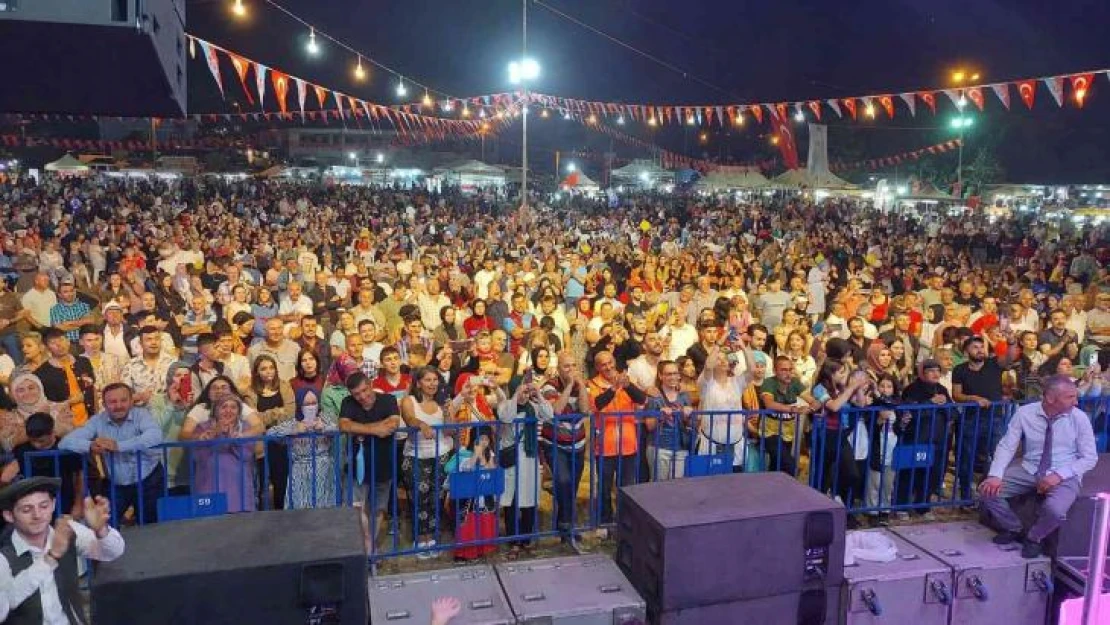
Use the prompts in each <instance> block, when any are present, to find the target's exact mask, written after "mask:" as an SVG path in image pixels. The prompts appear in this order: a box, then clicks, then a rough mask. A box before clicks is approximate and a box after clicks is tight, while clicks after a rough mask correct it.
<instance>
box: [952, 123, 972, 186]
mask: <svg viewBox="0 0 1110 625" xmlns="http://www.w3.org/2000/svg"><path fill="white" fill-rule="evenodd" d="M961 108H962V107H961ZM971 124H972V121H971V117H968V116H965V115H962V114H961V115H960V116H959V117H954V118H952V121H951V122H949V125H950V126H952V127H953V128H955V129H956V130H957V131H959V133H960V145H959V146H958V147H957V154H958V157H957V159H958V160H957V161H956V187H957V188H958V189H959V190H960V197H963V195H964V132H965V131H966V130H967V129H969V128H971Z"/></svg>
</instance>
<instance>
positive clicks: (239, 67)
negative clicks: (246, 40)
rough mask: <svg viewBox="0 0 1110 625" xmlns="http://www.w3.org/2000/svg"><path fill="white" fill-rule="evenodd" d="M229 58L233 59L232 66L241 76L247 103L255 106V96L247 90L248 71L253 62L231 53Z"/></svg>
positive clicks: (240, 82)
mask: <svg viewBox="0 0 1110 625" xmlns="http://www.w3.org/2000/svg"><path fill="white" fill-rule="evenodd" d="M227 57H228V58H229V59H231V66H232V67H234V68H235V73H236V75H238V76H239V85H240V86H241V87H243V93H245V94H247V102H250V103H251V104H254V96H252V95H251V92H250V89H247V70H248V69H250V65H251V62H250V61H248V60H246V59H244V58H243V57H241V56H239V55H238V54H232V53H230V52H228V53H227Z"/></svg>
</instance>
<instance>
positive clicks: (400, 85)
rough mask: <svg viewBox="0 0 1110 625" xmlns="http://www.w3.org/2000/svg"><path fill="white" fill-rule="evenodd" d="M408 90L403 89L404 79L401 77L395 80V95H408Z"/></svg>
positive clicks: (400, 96)
mask: <svg viewBox="0 0 1110 625" xmlns="http://www.w3.org/2000/svg"><path fill="white" fill-rule="evenodd" d="M408 92H409V90H408V89H405V79H404V78H401V79H399V80H398V81H397V97H398V98H403V97H405V96H406V95H408Z"/></svg>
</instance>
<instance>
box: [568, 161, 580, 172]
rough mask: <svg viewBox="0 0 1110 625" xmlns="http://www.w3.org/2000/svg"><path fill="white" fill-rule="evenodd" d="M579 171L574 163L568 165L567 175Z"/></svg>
mask: <svg viewBox="0 0 1110 625" xmlns="http://www.w3.org/2000/svg"><path fill="white" fill-rule="evenodd" d="M577 169H578V167H576V166H575V164H574V163H567V173H570V174H573V173H574V172H575V170H577Z"/></svg>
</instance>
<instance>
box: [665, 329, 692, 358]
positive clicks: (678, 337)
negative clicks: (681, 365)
mask: <svg viewBox="0 0 1110 625" xmlns="http://www.w3.org/2000/svg"><path fill="white" fill-rule="evenodd" d="M659 334H661V335H662V336H670V337H671V346H670V350H669V353H668V356H670V359H671V360H678V359H679V358H680V357H682V356H685V355H686V350H688V349H690V347H692V346H693V345H694V343H697V342H698V330H697V328H695V327H694V326H692V325H690V324H688V323H684V324H682V325H680V326H678V327H677V328H676V327H674V326H670V325H668V326H666V327H665V328H663V329H662V330H660V331H659Z"/></svg>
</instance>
